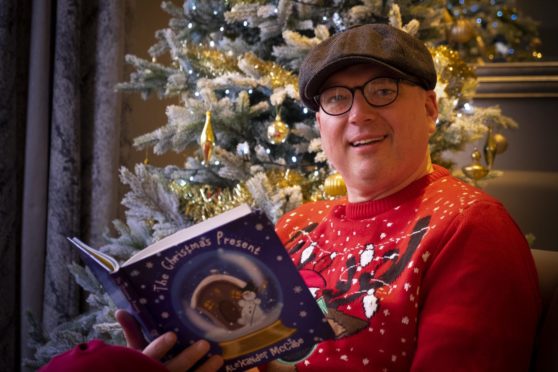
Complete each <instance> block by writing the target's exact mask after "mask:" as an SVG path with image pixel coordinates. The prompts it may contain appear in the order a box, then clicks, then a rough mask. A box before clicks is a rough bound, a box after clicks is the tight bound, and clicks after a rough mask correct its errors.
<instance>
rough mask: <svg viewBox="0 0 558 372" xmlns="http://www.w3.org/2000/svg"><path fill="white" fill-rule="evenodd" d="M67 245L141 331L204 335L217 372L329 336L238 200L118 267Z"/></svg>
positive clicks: (270, 231)
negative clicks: (217, 358) (218, 364)
mask: <svg viewBox="0 0 558 372" xmlns="http://www.w3.org/2000/svg"><path fill="white" fill-rule="evenodd" d="M70 241H71V242H72V243H73V244H74V245H75V246H77V247H78V248H79V250H80V252H81V253H82V256H84V261H85V262H86V263H87V265H88V266H90V268H91V270H92V272H93V273H94V274H95V275H96V276H97V278H98V279H99V281H100V282H101V283H102V284H103V286H104V288H105V290H106V291H107V292H108V293H109V294H110V295H111V297H112V298H113V300H114V301H115V304H116V305H117V306H118V307H121V308H125V309H127V310H129V311H131V312H132V313H135V316H136V317H137V318H138V320H139V321H140V323H141V324H142V326H143V327H144V332H145V333H146V334H147V335H149V337H151V338H152V339H153V338H155V337H157V336H159V335H160V334H163V333H164V332H166V331H174V332H175V333H176V334H177V335H178V339H179V343H180V345H179V348H180V349H182V348H184V347H186V346H188V345H190V344H191V343H193V342H195V341H197V340H199V339H206V340H208V341H209V342H211V344H212V349H211V353H212V354H220V355H222V356H223V357H224V359H225V366H224V370H226V371H235V370H244V369H247V368H250V367H253V366H256V365H259V364H263V363H267V362H270V361H272V360H274V359H278V358H282V359H284V360H290V361H292V362H295V361H297V360H299V359H302V358H304V356H305V354H306V352H309V351H311V349H312V348H313V346H314V345H315V344H316V343H318V342H320V341H322V340H324V339H329V338H333V332H332V330H331V328H330V326H329V325H328V323H327V321H326V320H325V317H324V314H323V313H322V311H321V309H320V307H319V306H318V304H317V302H316V300H315V299H314V298H313V297H312V295H311V293H310V292H309V290H308V288H307V287H306V285H305V283H304V281H303V279H302V278H301V277H300V274H299V273H298V270H297V269H296V267H295V266H294V264H293V263H292V261H291V259H290V257H289V255H288V253H287V252H286V250H285V248H284V247H283V245H282V243H281V241H280V240H279V238H278V237H277V235H276V234H275V230H274V227H273V225H272V223H271V222H270V221H269V220H268V219H267V217H266V216H265V214H263V213H261V212H259V211H252V210H251V209H250V207H249V206H247V205H243V206H240V207H237V208H235V209H232V210H230V211H228V212H225V213H223V214H221V215H219V216H217V217H214V218H210V219H208V220H206V221H204V222H202V223H200V224H198V225H195V226H192V227H189V228H187V229H184V230H181V231H179V232H177V233H175V234H173V235H171V236H169V237H167V238H165V239H162V240H161V241H159V242H157V243H155V244H153V245H152V246H150V247H147V248H146V249H144V250H142V251H140V253H139V254H138V255H136V256H134V257H132V258H131V259H130V260H128V261H127V262H125V263H124V264H122V265H121V266H120V267H118V264H117V263H116V262H114V260H112V261H111V259H110V258H109V257H103V255H102V253H100V252H98V251H95V250H94V249H93V248H91V247H88V246H86V245H85V244H84V243H83V242H81V241H79V240H78V239H75V238H74V239H70ZM107 263H109V266H108V268H107V267H106V266H107V265H106V264H107ZM100 266H105V267H103V268H100ZM110 266H112V268H111V267H110ZM100 271H102V272H100ZM126 302H127V303H126Z"/></svg>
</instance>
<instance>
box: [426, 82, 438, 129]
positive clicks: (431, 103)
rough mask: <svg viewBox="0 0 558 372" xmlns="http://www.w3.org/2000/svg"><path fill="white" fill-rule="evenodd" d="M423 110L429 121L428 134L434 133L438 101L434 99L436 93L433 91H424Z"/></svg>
mask: <svg viewBox="0 0 558 372" xmlns="http://www.w3.org/2000/svg"><path fill="white" fill-rule="evenodd" d="M424 108H425V109H426V115H427V116H428V119H429V121H430V128H429V129H430V133H434V131H435V130H436V120H437V119H438V100H437V99H436V92H434V91H433V90H428V91H426V100H425V103H424Z"/></svg>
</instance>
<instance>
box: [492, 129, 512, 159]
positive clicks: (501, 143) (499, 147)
mask: <svg viewBox="0 0 558 372" xmlns="http://www.w3.org/2000/svg"><path fill="white" fill-rule="evenodd" d="M492 142H493V144H494V148H495V150H496V154H501V153H503V152H505V151H506V150H507V149H508V140H507V138H506V137H504V135H503V134H500V133H496V134H494V135H493V136H492Z"/></svg>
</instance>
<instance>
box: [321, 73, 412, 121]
mask: <svg viewBox="0 0 558 372" xmlns="http://www.w3.org/2000/svg"><path fill="white" fill-rule="evenodd" d="M379 79H389V80H393V81H395V87H396V90H395V97H394V98H393V100H391V101H390V102H388V103H385V104H382V105H376V104H373V103H370V102H369V101H368V99H367V98H366V95H365V94H364V87H365V86H366V85H368V83H370V82H372V81H374V80H379ZM402 81H403V82H406V83H408V84H410V85H419V84H418V83H416V82H414V81H412V80H409V79H404V78H394V77H391V76H376V77H373V78H372V79H370V80H368V81H366V82H365V83H364V84H362V85H359V86H357V87H353V88H349V87H346V86H343V85H334V86H331V87H327V89H325V90H324V91H326V90H329V89H332V88H345V89H347V90H348V91H349V92H351V104H350V105H349V108H348V109H347V110H346V111H343V112H341V113H339V114H330V113H329V112H327V111H326V109H324V107H323V106H322V103H321V102H320V96H321V95H322V93H323V92H324V91H322V92H320V94H318V95H315V96H314V101H315V102H316V104H317V105H318V106H319V107H321V109H322V110H323V111H324V112H325V113H326V114H328V115H329V116H341V115H344V114H346V113H347V112H349V111H351V108H353V104H354V102H355V92H356V91H357V90H360V93H362V96H363V97H364V100H365V101H366V103H368V104H369V105H370V106H372V107H386V106H389V105H391V104H392V103H393V102H395V101H396V100H397V97H399V83H401V82H402Z"/></svg>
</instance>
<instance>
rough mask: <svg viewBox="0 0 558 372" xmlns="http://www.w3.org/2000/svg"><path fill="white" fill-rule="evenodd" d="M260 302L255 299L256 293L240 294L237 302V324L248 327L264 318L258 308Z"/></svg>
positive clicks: (245, 292)
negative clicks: (238, 314)
mask: <svg viewBox="0 0 558 372" xmlns="http://www.w3.org/2000/svg"><path fill="white" fill-rule="evenodd" d="M261 302H262V300H260V299H259V298H257V297H256V293H255V292H254V291H252V290H246V291H244V292H242V298H241V299H240V300H239V301H238V306H240V309H241V310H240V318H238V320H237V322H238V324H241V325H243V326H249V325H252V324H254V323H257V322H258V321H259V320H261V319H262V318H263V317H264V315H265V314H264V312H263V311H262V308H261V307H260V304H261Z"/></svg>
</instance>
